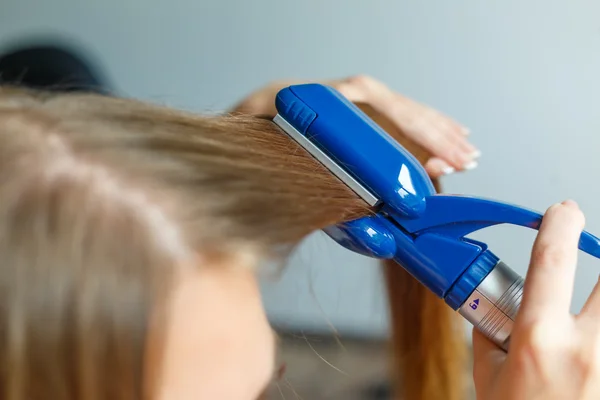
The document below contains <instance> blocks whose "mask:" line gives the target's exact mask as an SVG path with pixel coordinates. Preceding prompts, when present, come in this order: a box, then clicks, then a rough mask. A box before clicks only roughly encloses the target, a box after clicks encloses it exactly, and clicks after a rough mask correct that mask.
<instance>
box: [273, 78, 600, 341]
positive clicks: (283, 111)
mask: <svg viewBox="0 0 600 400" xmlns="http://www.w3.org/2000/svg"><path fill="white" fill-rule="evenodd" d="M276 108H277V112H278V114H277V116H276V117H275V119H274V122H275V123H276V124H277V125H279V126H280V127H281V128H282V129H283V130H284V131H285V132H286V133H287V134H288V135H289V136H290V137H291V138H292V139H294V140H295V141H296V142H298V143H299V144H300V145H301V146H302V147H304V148H305V149H306V150H307V151H308V152H309V153H310V154H311V155H312V156H313V157H315V158H316V159H317V160H319V161H320V162H321V163H322V164H323V165H325V166H326V167H327V168H328V169H329V170H330V171H331V172H332V173H333V174H335V175H336V176H337V177H338V178H339V179H340V180H342V181H343V182H344V183H345V184H347V185H348V186H349V187H350V188H351V189H352V190H353V191H354V192H356V194H358V196H360V197H361V198H362V199H364V201H366V202H367V203H368V204H369V205H370V206H372V207H374V209H375V210H376V213H375V214H374V215H372V216H368V217H364V218H360V219H358V220H354V221H350V222H347V223H343V224H340V225H336V226H331V227H328V228H326V229H324V231H325V232H326V233H327V234H328V235H329V236H330V237H331V238H332V239H334V240H335V241H336V242H338V243H339V244H341V245H342V246H344V247H345V248H347V249H350V250H352V251H354V252H357V253H359V254H362V255H365V256H369V257H375V258H380V259H394V260H396V261H397V262H398V263H399V264H401V265H402V266H403V267H404V268H405V269H406V270H407V271H408V272H409V273H410V274H411V275H412V276H414V277H415V278H416V279H417V280H418V281H420V282H421V283H422V284H423V285H425V286H426V287H427V288H429V290H431V291H432V292H433V293H435V294H436V295H437V296H439V297H440V298H442V299H444V301H445V302H446V304H448V305H449V306H450V307H452V309H454V310H458V312H459V313H460V314H461V315H462V316H463V317H464V318H466V319H467V320H468V321H469V322H471V323H472V324H473V325H474V326H475V327H477V329H479V330H480V331H481V332H482V333H483V334H484V335H486V336H487V337H488V338H490V339H491V340H492V341H493V342H494V343H496V344H497V345H498V346H499V347H501V348H503V349H504V350H505V351H507V350H508V344H509V339H510V334H511V330H512V326H513V323H514V320H515V317H516V314H517V311H518V309H519V305H520V303H521V297H522V294H523V279H522V278H521V276H519V275H518V274H517V273H516V272H514V271H513V270H512V269H511V268H510V267H508V266H507V265H506V264H505V263H503V262H502V261H500V259H499V258H498V257H497V256H496V255H495V254H494V253H492V252H491V251H490V250H489V249H488V246H487V245H486V244H485V243H482V242H479V241H475V240H471V239H468V238H466V237H465V236H466V235H469V234H471V233H473V232H475V231H478V230H480V229H483V228H486V227H489V226H493V225H498V224H513V225H518V226H523V227H528V228H532V229H539V226H540V223H541V220H542V214H540V213H537V212H535V211H530V210H527V209H524V208H522V207H519V206H515V205H511V204H506V203H502V202H498V201H495V200H488V199H483V198H477V197H469V196H460V195H440V194H436V193H435V189H434V187H433V183H432V182H431V179H430V178H429V176H428V175H427V173H426V172H425V169H424V168H423V167H422V166H421V165H420V164H419V162H418V161H417V160H416V159H415V158H414V157H413V156H412V155H411V154H410V153H409V152H408V151H406V150H405V149H404V148H403V147H402V146H401V145H400V144H399V143H398V142H397V141H395V140H394V139H393V138H392V137H391V136H390V135H388V134H387V133H386V132H385V131H384V130H383V129H382V128H381V127H379V126H378V125H377V124H376V123H375V122H374V121H372V120H371V119H370V118H369V117H368V116H367V115H366V114H364V113H363V112H362V111H361V110H360V109H359V108H358V107H356V106H355V105H354V104H352V103H351V102H350V101H348V100H347V99H346V98H345V97H344V96H342V95H341V94H340V93H339V92H337V91H336V90H335V89H332V88H330V87H327V86H323V85H319V84H305V85H295V86H290V87H287V88H285V89H282V90H281V91H280V92H279V93H278V95H277V98H276ZM579 249H580V250H582V251H584V252H586V253H588V254H590V255H592V256H595V257H597V258H600V240H599V239H598V238H596V237H595V236H593V235H591V234H590V233H588V232H585V231H584V232H583V233H582V235H581V237H580V241H579Z"/></svg>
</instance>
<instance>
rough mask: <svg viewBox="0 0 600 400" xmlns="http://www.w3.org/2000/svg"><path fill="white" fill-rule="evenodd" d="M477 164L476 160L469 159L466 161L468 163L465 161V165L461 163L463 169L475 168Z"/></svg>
mask: <svg viewBox="0 0 600 400" xmlns="http://www.w3.org/2000/svg"><path fill="white" fill-rule="evenodd" d="M477 165H478V164H477V161H471V162H468V163H466V164H465V165H463V169H464V170H465V171H470V170H472V169H475V168H477Z"/></svg>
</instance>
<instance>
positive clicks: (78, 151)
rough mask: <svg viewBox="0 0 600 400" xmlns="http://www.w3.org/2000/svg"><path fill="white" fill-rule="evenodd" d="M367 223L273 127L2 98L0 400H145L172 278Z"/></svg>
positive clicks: (89, 101)
mask: <svg viewBox="0 0 600 400" xmlns="http://www.w3.org/2000/svg"><path fill="white" fill-rule="evenodd" d="M365 212H368V210H367V209H366V207H365V206H364V205H363V204H362V202H361V201H359V200H358V199H357V198H356V197H355V196H354V195H353V194H352V193H351V192H350V191H349V190H348V189H347V188H345V187H344V186H343V185H340V184H339V183H338V182H337V181H336V180H335V178H333V177H331V176H330V174H329V173H327V172H326V170H324V168H322V167H321V166H320V165H319V164H318V163H317V162H316V161H313V160H312V158H310V157H307V156H306V155H305V154H304V153H303V152H302V150H301V149H299V148H298V147H297V146H294V144H293V143H291V142H290V141H289V140H288V139H287V137H286V136H285V135H282V134H281V133H280V132H279V131H278V130H277V128H275V126H274V125H273V124H272V123H271V122H269V121H266V120H261V119H257V118H249V117H220V118H218V117H215V118H202V117H198V116H195V115H191V114H185V113H180V112H175V111H172V110H168V109H165V108H161V107H155V106H151V105H147V104H143V103H139V102H135V101H132V100H123V99H116V98H108V97H100V96H93V95H81V94H77V95H76V94H71V95H64V94H63V95H54V94H48V93H37V92H27V91H23V90H18V89H11V88H4V89H1V90H0V266H1V267H0V288H1V290H0V304H2V308H0V371H2V373H1V374H0V398H3V399H7V400H21V399H37V398H49V397H50V398H52V399H56V400H62V399H80V400H83V399H86V400H87V399H109V398H110V399H115V400H118V399H138V398H142V397H141V391H142V380H143V379H142V375H143V354H144V344H145V336H146V334H147V329H148V323H149V322H148V321H149V314H150V311H151V309H152V308H154V307H157V302H159V299H162V298H164V297H165V296H164V295H165V293H164V291H165V290H168V285H167V284H166V282H168V278H169V275H170V274H171V273H172V271H173V269H174V268H176V266H177V265H180V264H181V263H182V262H183V261H184V260H185V259H186V258H188V257H192V256H195V255H200V257H202V258H203V259H205V260H206V261H207V264H208V263H209V262H211V261H214V260H216V259H223V258H224V257H225V258H226V257H230V256H232V255H234V254H238V255H239V254H240V253H248V254H253V255H257V254H258V255H260V256H269V255H270V253H271V252H272V250H274V249H280V248H281V247H286V246H290V245H293V244H295V243H297V242H298V241H299V240H300V239H301V238H302V237H304V236H305V235H307V234H308V233H310V232H311V231H313V230H315V229H319V228H322V227H324V226H326V225H328V224H330V223H333V222H336V221H338V220H343V219H346V218H352V217H354V216H357V215H360V214H364V213H365ZM50 393H51V394H52V395H50V396H49V394H50ZM48 396H49V397H48Z"/></svg>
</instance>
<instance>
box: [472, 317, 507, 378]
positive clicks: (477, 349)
mask: <svg viewBox="0 0 600 400" xmlns="http://www.w3.org/2000/svg"><path fill="white" fill-rule="evenodd" d="M504 360H506V353H505V352H504V351H503V350H502V349H500V348H499V347H498V346H496V345H495V344H494V343H493V342H492V341H490V340H489V339H488V338H486V337H485V336H484V335H483V334H482V333H481V332H479V331H478V330H477V329H475V328H473V380H474V381H475V387H480V388H484V387H489V385H490V384H491V382H492V380H493V379H494V377H495V376H496V375H497V373H498V371H499V370H500V367H501V366H502V364H503V363H504Z"/></svg>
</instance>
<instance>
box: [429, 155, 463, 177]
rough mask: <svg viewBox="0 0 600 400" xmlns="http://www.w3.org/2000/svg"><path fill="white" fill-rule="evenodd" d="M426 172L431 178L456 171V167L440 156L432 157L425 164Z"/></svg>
mask: <svg viewBox="0 0 600 400" xmlns="http://www.w3.org/2000/svg"><path fill="white" fill-rule="evenodd" d="M425 170H426V171H427V174H428V175H429V176H430V177H432V178H439V177H441V176H444V175H450V174H453V173H454V172H456V169H455V168H454V167H452V166H451V165H450V164H448V163H447V162H445V161H444V160H442V159H441V158H432V159H430V160H429V161H428V162H427V163H426V164H425Z"/></svg>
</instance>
